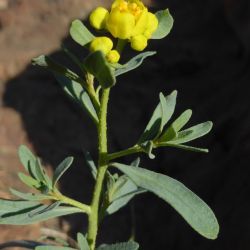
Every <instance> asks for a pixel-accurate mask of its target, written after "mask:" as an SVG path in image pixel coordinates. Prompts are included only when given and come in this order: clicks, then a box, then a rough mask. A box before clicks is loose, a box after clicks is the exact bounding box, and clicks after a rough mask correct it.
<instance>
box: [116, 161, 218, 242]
mask: <svg viewBox="0 0 250 250" xmlns="http://www.w3.org/2000/svg"><path fill="white" fill-rule="evenodd" d="M112 166H114V167H116V168H118V169H119V170H120V171H122V172H123V173H124V174H126V175H127V176H128V177H129V178H130V179H131V180H132V181H134V182H135V184H136V185H137V186H139V187H142V188H144V189H146V190H148V191H151V192H152V193H154V194H156V195H157V196H159V197H160V198H162V199H163V200H164V201H166V202H167V203H169V204H170V205H171V206H172V207H173V208H174V209H175V210H176V211H177V212H178V213H179V214H180V215H181V216H182V217H183V218H184V219H185V220H186V221H187V222H188V223H189V225H190V226H191V227H192V228H193V229H194V230H196V231H197V232H198V233H200V234H201V235H202V236H204V237H206V238H208V239H216V238H217V235H218V233H219V224H218V222H217V219H216V217H215V215H214V213H213V211H212V210H211V209H210V208H209V206H208V205H207V204H206V203H205V202H204V201H202V200H201V199H200V198H199V197H198V196H197V195H196V194H194V193H193V192H192V191H190V190H189V189H188V188H187V187H185V186H184V185H183V184H182V183H180V182H179V181H177V180H175V179H173V178H171V177H168V176H166V175H163V174H158V173H155V172H153V171H150V170H147V169H143V168H138V167H137V168H136V167H132V166H128V165H124V164H119V163H113V164H112Z"/></svg>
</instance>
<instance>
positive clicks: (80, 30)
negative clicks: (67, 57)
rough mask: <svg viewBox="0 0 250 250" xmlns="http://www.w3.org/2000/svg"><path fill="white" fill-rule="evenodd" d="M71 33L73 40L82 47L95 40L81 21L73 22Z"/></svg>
mask: <svg viewBox="0 0 250 250" xmlns="http://www.w3.org/2000/svg"><path fill="white" fill-rule="evenodd" d="M69 33H70V35H71V37H72V39H73V40H74V41H75V42H77V43H78V44H80V45H81V46H85V45H86V44H88V43H90V42H91V41H92V40H93V39H94V38H95V36H94V35H93V34H91V32H90V31H89V30H88V29H87V28H86V27H85V26H84V24H83V23H82V22H81V21H80V20H75V21H73V22H72V24H71V27H70V31H69Z"/></svg>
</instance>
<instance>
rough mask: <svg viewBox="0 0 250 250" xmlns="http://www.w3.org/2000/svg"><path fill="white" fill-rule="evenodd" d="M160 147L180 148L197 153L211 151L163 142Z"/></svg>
mask: <svg viewBox="0 0 250 250" xmlns="http://www.w3.org/2000/svg"><path fill="white" fill-rule="evenodd" d="M158 145H159V146H160V147H172V148H180V149H184V150H187V151H192V152H197V153H208V152H209V150H208V149H207V148H198V147H192V146H188V145H183V144H174V143H169V142H163V143H159V144H158Z"/></svg>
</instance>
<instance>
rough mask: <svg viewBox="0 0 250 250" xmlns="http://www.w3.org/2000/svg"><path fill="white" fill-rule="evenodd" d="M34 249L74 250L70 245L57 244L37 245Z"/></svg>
mask: <svg viewBox="0 0 250 250" xmlns="http://www.w3.org/2000/svg"><path fill="white" fill-rule="evenodd" d="M35 250H76V249H75V248H71V247H59V246H38V247H36V248H35Z"/></svg>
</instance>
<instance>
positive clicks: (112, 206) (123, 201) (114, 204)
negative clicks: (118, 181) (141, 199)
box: [106, 188, 146, 215]
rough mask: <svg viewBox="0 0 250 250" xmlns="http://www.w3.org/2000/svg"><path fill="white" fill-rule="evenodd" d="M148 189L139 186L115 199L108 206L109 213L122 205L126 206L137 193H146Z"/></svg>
mask: <svg viewBox="0 0 250 250" xmlns="http://www.w3.org/2000/svg"><path fill="white" fill-rule="evenodd" d="M145 192H146V190H144V189H141V188H138V189H136V190H134V191H132V192H130V193H127V194H125V195H123V196H121V197H119V198H117V199H115V200H114V201H113V202H112V203H111V204H110V205H109V206H108V208H107V210H106V212H107V214H109V215H110V214H113V213H115V212H117V211H118V210H119V209H121V208H122V207H124V206H126V205H127V204H128V203H129V202H130V201H131V200H132V199H133V198H134V197H135V196H136V195H138V194H142V193H145Z"/></svg>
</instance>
